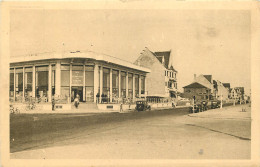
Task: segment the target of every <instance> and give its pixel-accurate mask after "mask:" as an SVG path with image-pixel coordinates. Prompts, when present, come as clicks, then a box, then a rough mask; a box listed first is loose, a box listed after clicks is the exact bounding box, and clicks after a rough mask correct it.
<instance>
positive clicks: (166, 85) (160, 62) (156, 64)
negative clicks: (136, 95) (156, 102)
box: [134, 48, 178, 98]
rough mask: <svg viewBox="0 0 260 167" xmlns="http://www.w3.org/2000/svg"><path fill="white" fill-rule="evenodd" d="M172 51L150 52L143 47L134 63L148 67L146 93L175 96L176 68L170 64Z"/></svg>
mask: <svg viewBox="0 0 260 167" xmlns="http://www.w3.org/2000/svg"><path fill="white" fill-rule="evenodd" d="M171 54H172V52H171V51H164V52H152V51H150V50H149V49H148V48H145V49H144V50H143V52H142V53H141V55H140V56H139V57H138V58H137V60H136V61H135V62H134V64H136V65H138V66H141V67H145V68H149V69H150V70H151V72H150V73H147V75H146V81H147V82H146V91H147V92H146V95H147V96H150V97H152V96H154V97H172V98H176V97H177V73H178V72H177V70H175V69H174V67H173V65H172V55H171Z"/></svg>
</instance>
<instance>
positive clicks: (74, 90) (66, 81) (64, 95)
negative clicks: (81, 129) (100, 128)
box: [9, 62, 145, 102]
mask: <svg viewBox="0 0 260 167" xmlns="http://www.w3.org/2000/svg"><path fill="white" fill-rule="evenodd" d="M63 63H64V64H61V65H60V81H59V83H60V94H59V95H58V96H57V97H58V98H59V99H60V100H62V101H63V100H65V101H66V102H68V101H69V100H74V96H73V95H75V94H80V99H81V100H82V101H86V102H94V97H97V95H98V97H99V96H100V94H99V92H100V81H101V80H103V88H102V95H101V96H102V97H103V98H102V100H103V102H109V101H110V98H111V100H112V101H113V102H115V101H117V100H118V97H119V95H120V96H121V97H122V98H131V99H132V98H133V94H134V92H133V88H134V87H135V96H136V97H139V79H140V83H141V85H140V86H141V87H140V88H141V91H142V93H144V91H145V78H144V76H139V75H134V74H133V73H128V75H127V73H126V71H121V72H120V71H119V70H118V69H110V68H105V67H104V68H103V70H102V73H100V72H101V71H100V69H101V67H99V69H97V71H96V72H97V73H96V74H97V75H98V76H97V77H98V78H96V79H97V80H96V81H97V82H98V84H97V88H95V89H97V91H98V92H97V94H96V95H95V94H94V86H95V85H94V74H95V73H94V65H85V66H84V65H83V64H82V65H77V64H72V65H71V64H66V62H63ZM57 67H58V66H56V65H54V64H53V65H51V68H50V66H49V65H37V66H36V67H35V73H34V72H33V69H34V68H33V67H32V66H30V67H24V68H21V67H20V68H15V70H14V69H13V68H10V81H9V82H10V85H9V86H10V87H9V90H10V93H9V96H10V98H14V99H15V100H16V101H22V100H23V95H24V98H25V100H26V99H28V98H29V97H33V96H35V97H36V98H38V99H39V100H40V101H41V102H48V101H49V99H48V96H49V95H50V94H48V91H51V95H52V96H54V95H55V82H56V79H57V78H56V75H57V74H56V72H57V71H56V68H57ZM49 69H51V71H49ZM84 70H85V71H84ZM111 70H112V71H111ZM14 71H15V74H14ZM58 71H59V70H58ZM23 72H24V73H23ZM33 74H35V77H34V76H33ZM101 74H102V75H103V76H102V78H100V75H101ZM49 75H51V76H49ZM119 75H120V77H119ZM126 77H128V78H126ZM134 77H135V82H134ZM33 78H35V82H33ZM70 79H71V81H70ZM84 79H85V80H84ZM119 79H120V80H119ZM23 82H24V83H23ZM49 83H50V84H51V85H49ZM59 83H58V84H59ZM34 84H35V94H33V85H34ZM119 84H120V85H119ZM70 86H71V87H70ZM119 87H120V89H119ZM127 87H128V89H126V88H127ZM49 88H50V90H49ZM111 88H112V89H111ZM23 89H24V90H23ZM23 91H24V92H23ZM70 91H71V92H70ZM111 91H112V92H111ZM23 93H24V94H23ZM110 94H111V95H112V97H110ZM126 94H128V97H126ZM70 97H71V99H70ZM98 100H99V99H98ZM49 102H50V101H49Z"/></svg>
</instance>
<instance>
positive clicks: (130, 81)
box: [128, 73, 133, 98]
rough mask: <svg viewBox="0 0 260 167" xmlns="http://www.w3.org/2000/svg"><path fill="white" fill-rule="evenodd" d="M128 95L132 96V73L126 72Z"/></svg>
mask: <svg viewBox="0 0 260 167" xmlns="http://www.w3.org/2000/svg"><path fill="white" fill-rule="evenodd" d="M128 97H129V98H133V74H131V73H128Z"/></svg>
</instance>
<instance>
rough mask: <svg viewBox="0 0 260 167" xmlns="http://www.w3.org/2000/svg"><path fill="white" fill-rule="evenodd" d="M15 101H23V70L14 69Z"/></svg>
mask: <svg viewBox="0 0 260 167" xmlns="http://www.w3.org/2000/svg"><path fill="white" fill-rule="evenodd" d="M15 73H16V74H15V100H16V101H19V102H21V101H22V100H23V68H17V69H15Z"/></svg>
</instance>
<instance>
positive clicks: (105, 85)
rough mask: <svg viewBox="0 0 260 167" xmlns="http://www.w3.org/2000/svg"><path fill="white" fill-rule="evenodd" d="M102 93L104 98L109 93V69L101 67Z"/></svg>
mask: <svg viewBox="0 0 260 167" xmlns="http://www.w3.org/2000/svg"><path fill="white" fill-rule="evenodd" d="M103 94H104V97H105V99H107V97H109V94H110V69H108V68H103Z"/></svg>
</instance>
